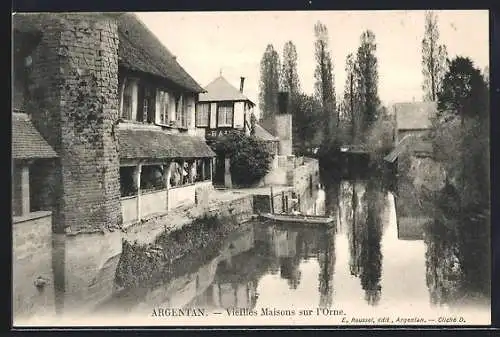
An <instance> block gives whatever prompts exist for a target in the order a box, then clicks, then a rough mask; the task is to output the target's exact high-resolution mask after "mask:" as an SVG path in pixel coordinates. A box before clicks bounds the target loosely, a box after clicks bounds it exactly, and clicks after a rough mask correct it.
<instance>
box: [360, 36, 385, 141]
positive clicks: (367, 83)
mask: <svg viewBox="0 0 500 337" xmlns="http://www.w3.org/2000/svg"><path fill="white" fill-rule="evenodd" d="M376 50H377V45H376V43H375V35H374V34H373V32H372V31H370V30H367V31H365V32H363V34H361V45H360V46H359V48H358V51H357V53H356V63H355V67H354V74H355V76H354V77H355V79H356V88H357V91H358V92H357V97H358V99H359V111H356V113H355V116H356V118H355V125H356V129H358V128H359V131H360V133H361V134H364V133H365V132H366V131H367V130H368V129H369V128H370V127H371V125H372V124H373V123H374V122H375V121H376V120H377V118H378V112H379V106H380V99H379V97H378V62H377V57H376V56H375V52H376ZM355 97H356V96H355ZM355 135H356V138H357V139H356V140H355V141H359V138H360V136H361V135H360V134H358V133H357V132H356V133H355Z"/></svg>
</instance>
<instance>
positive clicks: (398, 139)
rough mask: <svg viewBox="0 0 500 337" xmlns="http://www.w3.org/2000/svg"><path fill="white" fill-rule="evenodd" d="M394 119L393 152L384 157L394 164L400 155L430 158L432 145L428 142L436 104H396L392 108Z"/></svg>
mask: <svg viewBox="0 0 500 337" xmlns="http://www.w3.org/2000/svg"><path fill="white" fill-rule="evenodd" d="M392 109H393V114H394V115H393V116H394V119H395V124H396V127H395V131H394V150H393V151H392V152H391V153H390V154H389V155H387V156H386V157H385V160H386V161H389V162H394V161H396V160H397V158H398V157H399V155H400V154H402V153H403V152H404V153H410V154H414V155H417V156H431V155H432V144H431V142H430V141H429V140H428V137H429V133H430V131H431V129H432V122H431V118H432V116H433V115H434V114H435V113H436V112H437V104H436V102H406V103H396V104H394V105H393V107H392Z"/></svg>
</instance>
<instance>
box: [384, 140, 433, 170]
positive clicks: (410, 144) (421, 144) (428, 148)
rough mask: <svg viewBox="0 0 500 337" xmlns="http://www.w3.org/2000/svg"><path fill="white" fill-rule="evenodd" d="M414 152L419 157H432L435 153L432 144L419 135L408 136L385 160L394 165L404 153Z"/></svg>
mask: <svg viewBox="0 0 500 337" xmlns="http://www.w3.org/2000/svg"><path fill="white" fill-rule="evenodd" d="M407 151H410V152H413V153H415V154H418V155H425V156H430V155H432V153H433V147H432V142H430V141H427V140H423V139H422V138H421V137H419V136H417V135H412V134H409V135H406V136H404V137H403V139H401V140H400V141H399V143H398V144H397V145H396V147H395V148H394V149H393V150H392V151H391V152H390V153H389V154H388V155H387V156H385V157H384V160H385V161H387V162H390V163H393V162H394V161H395V160H396V159H398V157H399V156H400V155H401V154H402V153H403V152H407Z"/></svg>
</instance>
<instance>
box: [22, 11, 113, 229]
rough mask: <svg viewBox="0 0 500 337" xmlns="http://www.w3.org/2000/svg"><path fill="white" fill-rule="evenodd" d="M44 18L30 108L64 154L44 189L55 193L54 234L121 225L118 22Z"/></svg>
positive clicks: (87, 16)
mask: <svg viewBox="0 0 500 337" xmlns="http://www.w3.org/2000/svg"><path fill="white" fill-rule="evenodd" d="M42 18H43V19H42V20H41V21H40V22H41V26H42V27H41V28H42V31H43V36H42V39H41V41H40V43H39V45H38V46H37V48H36V49H35V51H34V52H33V54H32V59H33V65H32V72H31V74H30V77H29V81H30V84H29V91H28V92H29V99H28V102H27V111H28V112H29V113H31V114H32V121H33V123H34V125H35V126H36V127H37V129H38V130H39V131H40V133H41V134H42V135H43V136H44V138H45V139H46V140H47V141H48V143H49V144H50V145H51V146H52V147H53V148H54V149H55V150H56V151H57V152H58V154H59V156H60V158H59V159H58V160H57V163H56V165H55V167H54V170H53V172H52V175H51V177H50V178H49V179H48V184H49V185H50V188H47V189H46V190H47V191H52V192H53V193H54V198H55V200H54V202H53V206H54V217H55V223H56V224H57V228H56V229H57V230H58V231H62V230H63V229H64V228H66V227H68V228H70V229H71V231H73V232H75V231H86V230H92V229H96V228H103V227H106V226H109V225H116V224H117V223H119V222H120V218H121V212H120V203H119V202H120V201H119V196H120V192H119V157H118V142H117V138H116V135H115V132H114V130H115V123H116V122H117V120H118V95H117V86H118V34H117V26H116V22H114V20H113V19H111V18H109V17H108V16H106V15H101V14H44V15H42ZM47 193H48V192H47ZM47 198H48V196H47Z"/></svg>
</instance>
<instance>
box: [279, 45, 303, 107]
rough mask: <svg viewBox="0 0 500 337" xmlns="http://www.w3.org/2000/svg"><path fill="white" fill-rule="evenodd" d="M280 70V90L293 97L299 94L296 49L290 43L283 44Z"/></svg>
mask: <svg viewBox="0 0 500 337" xmlns="http://www.w3.org/2000/svg"><path fill="white" fill-rule="evenodd" d="M282 63H283V64H282V68H281V90H282V91H286V92H288V93H289V94H290V97H291V98H292V99H293V97H294V96H296V95H298V94H299V93H300V80H299V74H298V72H297V49H296V48H295V45H294V44H293V42H292V41H288V42H287V43H285V46H284V47H283V58H282Z"/></svg>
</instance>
